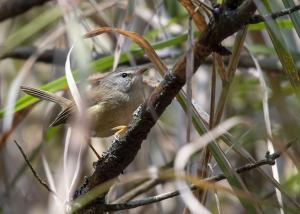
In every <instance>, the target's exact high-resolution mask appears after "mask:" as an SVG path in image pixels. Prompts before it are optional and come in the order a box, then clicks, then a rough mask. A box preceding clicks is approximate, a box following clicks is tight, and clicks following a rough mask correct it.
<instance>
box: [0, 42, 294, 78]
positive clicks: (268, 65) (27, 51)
mask: <svg viewBox="0 0 300 214" xmlns="http://www.w3.org/2000/svg"><path fill="white" fill-rule="evenodd" d="M36 50H37V49H36V47H33V46H23V47H18V48H16V49H14V50H12V51H11V52H9V53H7V54H5V55H4V56H2V57H1V59H6V58H13V59H28V58H29V57H30V56H31V55H32V54H33V53H34V52H35V51H36ZM172 54H173V53H172ZM106 56H110V54H108V53H101V54H97V53H95V54H92V57H93V59H94V60H97V59H100V58H103V57H106ZM293 56H295V60H296V62H297V68H298V70H300V66H299V55H296V54H295V53H293ZM66 57H67V50H65V49H60V48H55V49H48V50H45V51H44V52H43V53H42V54H41V55H40V56H39V57H38V59H37V61H38V62H43V63H51V64H52V63H53V62H54V63H55V64H56V65H65V61H66ZM170 57H174V56H173V55H170V54H168V53H167V54H163V55H162V54H159V58H161V59H168V58H170ZM135 60H136V64H137V65H142V64H146V63H149V62H150V61H149V59H148V58H147V57H144V56H141V57H138V58H136V59H135ZM223 60H224V63H225V64H228V62H229V57H228V56H224V57H223ZM258 62H259V64H260V66H261V68H262V69H263V70H267V71H269V70H271V71H274V72H281V71H282V66H280V65H278V63H277V62H278V59H277V58H276V57H275V56H266V57H264V58H261V59H258ZM120 64H121V65H130V64H129V63H128V62H124V63H120ZM204 64H209V65H211V64H212V58H211V57H208V58H207V59H206V60H205V62H204ZM239 67H242V68H253V67H255V64H254V62H253V60H252V58H251V57H250V56H248V55H241V58H240V61H239Z"/></svg>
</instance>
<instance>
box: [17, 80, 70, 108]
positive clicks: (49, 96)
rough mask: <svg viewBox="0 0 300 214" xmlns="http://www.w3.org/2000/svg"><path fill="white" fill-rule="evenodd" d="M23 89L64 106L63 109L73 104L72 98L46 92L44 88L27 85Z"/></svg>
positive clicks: (37, 96)
mask: <svg viewBox="0 0 300 214" xmlns="http://www.w3.org/2000/svg"><path fill="white" fill-rule="evenodd" d="M21 90H22V91H24V92H25V93H26V94H29V95H31V96H33V97H36V98H39V99H42V100H47V101H50V102H54V103H57V104H59V105H60V106H61V107H62V109H63V110H64V109H66V108H67V107H69V106H70V105H71V104H72V101H71V100H68V99H66V98H64V97H60V96H57V95H55V94H52V93H49V92H46V91H43V90H39V89H35V88H31V87H27V86H21Z"/></svg>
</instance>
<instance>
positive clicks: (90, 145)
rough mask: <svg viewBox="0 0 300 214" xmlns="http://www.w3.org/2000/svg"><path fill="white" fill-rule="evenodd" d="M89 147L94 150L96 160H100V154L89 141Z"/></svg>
mask: <svg viewBox="0 0 300 214" xmlns="http://www.w3.org/2000/svg"><path fill="white" fill-rule="evenodd" d="M89 147H90V148H91V149H92V151H93V152H94V154H95V155H96V156H97V158H98V160H100V159H101V156H100V155H99V154H98V152H97V151H96V149H95V148H94V146H93V145H92V143H91V142H89Z"/></svg>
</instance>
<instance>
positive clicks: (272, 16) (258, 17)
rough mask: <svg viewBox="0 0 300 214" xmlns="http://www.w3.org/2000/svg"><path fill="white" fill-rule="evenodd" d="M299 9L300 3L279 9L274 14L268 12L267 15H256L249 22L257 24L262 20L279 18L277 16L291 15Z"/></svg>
mask: <svg viewBox="0 0 300 214" xmlns="http://www.w3.org/2000/svg"><path fill="white" fill-rule="evenodd" d="M298 10H300V5H296V6H295V7H291V8H288V9H284V10H281V11H278V12H275V13H272V14H268V15H265V16H261V15H255V16H253V17H251V18H250V19H249V20H248V24H257V23H260V22H266V21H268V20H270V19H277V18H279V17H282V16H285V15H290V14H292V13H294V12H296V11H298Z"/></svg>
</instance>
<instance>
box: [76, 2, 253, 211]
mask: <svg viewBox="0 0 300 214" xmlns="http://www.w3.org/2000/svg"><path fill="white" fill-rule="evenodd" d="M255 11H256V7H255V5H254V4H253V2H252V1H251V0H246V1H244V2H243V3H242V4H241V5H240V6H239V7H238V9H237V10H226V9H224V10H221V12H220V13H219V14H218V17H216V18H215V19H211V20H210V23H209V25H208V27H207V28H206V29H205V31H204V32H203V33H202V34H201V36H200V38H199V39H198V41H197V42H196V43H195V45H194V62H195V63H194V71H196V70H197V69H198V67H199V66H200V65H202V64H203V62H204V61H205V59H206V57H207V56H209V55H210V54H211V53H212V52H213V51H214V49H215V48H217V47H219V46H220V43H221V42H222V41H223V40H224V39H225V38H227V37H228V36H230V35H232V34H234V33H235V32H237V31H239V30H240V29H241V28H242V27H243V26H245V24H246V22H247V20H249V19H250V17H251V16H252V15H253V14H254V12H255ZM185 68H186V57H185V56H182V57H181V58H180V59H179V60H178V61H177V63H176V64H175V66H174V67H173V69H172V71H169V72H168V73H167V74H166V75H165V77H164V79H163V81H162V82H161V83H160V85H159V86H158V87H156V88H155V90H154V91H153V92H152V94H151V95H150V96H149V98H148V99H147V100H146V102H145V103H144V104H142V105H141V106H140V107H139V109H138V110H137V112H136V113H135V115H134V117H133V120H132V122H131V123H130V124H129V125H128V131H127V132H126V134H125V135H124V136H123V137H121V138H120V139H115V140H114V142H113V143H112V145H111V146H110V148H109V149H108V151H107V153H106V154H104V156H103V157H102V159H101V160H99V161H98V163H97V166H96V169H95V171H94V173H93V175H92V176H91V177H90V178H89V179H88V181H87V182H86V183H85V185H83V186H82V187H81V188H80V189H79V190H78V191H77V192H76V193H75V196H74V197H75V198H76V197H78V196H80V195H81V194H84V193H85V192H88V191H89V190H91V189H92V188H94V187H96V186H97V185H100V184H102V183H103V182H105V181H108V180H110V179H112V178H115V177H117V176H118V175H120V174H121V173H122V172H123V171H124V169H125V168H126V167H127V166H128V165H129V164H130V163H131V162H132V161H133V159H134V158H135V156H136V154H137V152H138V150H139V149H140V147H141V144H142V142H143V140H144V139H146V137H147V134H148V133H149V131H150V129H151V128H152V127H153V126H154V125H155V123H156V121H157V120H158V118H159V117H160V115H161V114H162V113H163V111H164V110H165V109H166V107H167V106H168V105H169V104H170V103H171V102H172V100H173V98H174V97H175V96H176V95H177V94H178V92H179V91H180V89H181V88H182V87H183V86H184V84H185V81H186V78H185ZM102 197H103V196H102ZM102 199H103V198H101V197H100V198H98V199H97V200H96V201H94V202H92V203H90V204H89V205H88V206H87V207H85V208H83V209H82V210H81V211H79V212H80V213H98V212H101V211H102V210H101V205H100V206H99V203H97V202H100V203H101V202H103V200H102ZM99 209H100V210H99Z"/></svg>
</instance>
